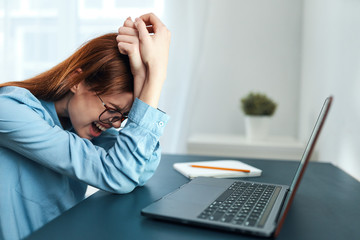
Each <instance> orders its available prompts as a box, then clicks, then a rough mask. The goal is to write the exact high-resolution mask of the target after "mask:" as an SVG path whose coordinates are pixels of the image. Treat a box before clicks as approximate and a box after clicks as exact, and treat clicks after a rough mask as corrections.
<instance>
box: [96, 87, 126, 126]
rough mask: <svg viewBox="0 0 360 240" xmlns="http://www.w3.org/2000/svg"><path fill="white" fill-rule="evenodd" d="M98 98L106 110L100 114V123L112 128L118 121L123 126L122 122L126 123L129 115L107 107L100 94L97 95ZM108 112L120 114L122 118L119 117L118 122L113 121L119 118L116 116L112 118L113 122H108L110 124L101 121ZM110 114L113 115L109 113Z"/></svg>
mask: <svg viewBox="0 0 360 240" xmlns="http://www.w3.org/2000/svg"><path fill="white" fill-rule="evenodd" d="M96 96H97V97H98V98H99V99H100V101H101V103H102V105H103V106H104V108H105V110H104V111H103V112H102V113H100V115H99V121H100V122H101V123H103V124H110V125H111V126H112V125H113V123H115V122H117V121H120V124H121V123H122V122H124V121H125V120H126V119H127V118H128V115H127V114H125V113H122V112H120V111H119V110H117V109H115V108H112V107H109V106H107V105H106V103H104V101H103V100H102V98H101V97H100V96H99V95H98V94H96ZM107 111H113V112H117V113H120V115H121V117H119V119H118V120H115V121H113V119H114V118H115V119H117V118H118V116H115V117H112V118H111V120H108V122H104V121H103V120H101V116H102V115H103V114H104V113H105V112H107ZM109 114H110V115H112V114H111V113H109Z"/></svg>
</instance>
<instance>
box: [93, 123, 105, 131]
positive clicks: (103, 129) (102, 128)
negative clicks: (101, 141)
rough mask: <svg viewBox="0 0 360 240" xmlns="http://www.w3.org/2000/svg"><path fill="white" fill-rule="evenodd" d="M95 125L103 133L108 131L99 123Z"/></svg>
mask: <svg viewBox="0 0 360 240" xmlns="http://www.w3.org/2000/svg"><path fill="white" fill-rule="evenodd" d="M95 125H96V126H97V127H98V128H99V129H100V130H101V131H106V128H104V127H103V126H101V125H100V124H98V123H97V122H96V123H95Z"/></svg>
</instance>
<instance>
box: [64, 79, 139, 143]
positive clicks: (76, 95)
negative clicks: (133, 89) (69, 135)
mask: <svg viewBox="0 0 360 240" xmlns="http://www.w3.org/2000/svg"><path fill="white" fill-rule="evenodd" d="M71 91H72V92H73V95H72V96H71V97H70V99H69V101H68V104H67V113H68V117H69V118H70V121H71V123H72V126H73V128H74V130H75V131H76V133H77V134H78V135H79V136H80V137H82V138H86V139H89V140H91V139H93V138H94V137H98V136H100V134H101V133H102V132H103V130H106V129H108V128H110V127H112V126H113V127H115V128H119V127H120V125H121V122H120V121H118V122H115V123H113V124H112V126H111V125H110V124H104V123H101V122H100V121H99V115H100V114H101V113H102V112H103V111H104V110H105V107H104V105H103V104H102V102H101V100H100V98H99V97H98V96H97V95H96V93H95V92H92V91H89V89H88V87H87V86H86V85H85V84H84V83H83V82H82V83H80V84H79V85H77V86H75V87H73V88H72V90H71ZM100 97H101V99H102V101H103V102H104V103H105V104H106V105H107V106H108V107H111V108H114V109H117V110H119V111H120V112H121V113H128V112H129V111H130V109H131V106H132V103H133V93H121V94H114V95H101V96H100Z"/></svg>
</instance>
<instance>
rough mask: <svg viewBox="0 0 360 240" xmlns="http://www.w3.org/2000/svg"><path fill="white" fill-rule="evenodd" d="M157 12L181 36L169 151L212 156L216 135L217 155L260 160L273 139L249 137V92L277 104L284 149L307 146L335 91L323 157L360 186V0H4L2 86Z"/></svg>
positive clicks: (172, 79) (169, 85)
mask: <svg viewBox="0 0 360 240" xmlns="http://www.w3.org/2000/svg"><path fill="white" fill-rule="evenodd" d="M148 12H154V13H155V14H157V15H158V16H159V17H160V18H161V19H162V21H163V22H164V23H165V24H166V25H167V27H168V28H169V29H170V31H171V32H172V43H171V48H170V58H169V68H168V77H167V81H166V83H165V86H164V89H163V94H162V97H161V103H160V108H161V109H163V110H164V111H166V112H167V113H168V114H169V115H170V116H171V120H170V122H169V124H168V126H167V128H166V131H165V134H164V136H163V137H162V138H161V145H162V149H163V152H164V153H177V154H186V153H195V154H196V153H197V152H196V151H197V150H196V146H200V145H201V144H205V145H206V143H208V145H207V146H208V147H209V154H211V149H210V148H213V149H214V148H215V147H216V141H217V140H218V139H227V140H226V141H225V144H223V145H222V147H223V149H222V150H221V151H223V152H221V151H220V155H221V154H223V153H226V149H227V147H231V146H238V145H237V144H238V143H235V141H237V140H236V139H240V140H239V141H240V142H242V143H241V144H240V145H241V146H240V145H239V146H240V147H244V148H245V149H246V148H250V147H252V146H254V145H256V146H257V148H256V150H255V151H258V152H261V151H262V149H263V148H264V147H263V146H267V145H266V144H265V143H262V144H257V143H247V142H246V141H245V140H243V138H242V136H243V135H244V134H245V127H244V114H243V113H242V111H241V109H240V105H239V100H240V98H242V97H244V96H245V95H246V94H247V93H249V92H250V91H257V92H262V93H266V94H267V95H268V96H269V97H271V98H272V99H273V100H274V101H276V102H277V103H278V109H277V111H276V113H275V115H274V116H273V118H272V121H271V129H270V135H271V136H274V137H280V138H281V139H283V140H282V142H280V143H279V146H280V148H281V147H282V148H281V149H287V148H286V146H287V141H291V142H293V143H294V144H295V145H296V144H298V145H296V146H300V147H301V148H302V146H303V145H304V144H305V143H306V141H307V139H308V137H309V135H310V133H311V130H312V127H313V125H314V123H315V121H316V118H317V115H318V113H319V111H320V108H321V106H322V104H323V101H324V100H325V98H326V97H327V96H329V95H333V96H334V103H333V108H332V109H331V111H330V115H329V118H328V119H327V122H326V124H325V127H324V129H323V132H322V135H321V137H320V139H319V141H318V144H317V147H316V159H314V160H316V161H323V162H331V163H332V164H334V165H336V166H339V167H340V168H342V169H343V170H344V171H346V172H347V173H349V174H351V175H352V176H354V177H355V178H357V179H358V180H360V160H359V158H360V148H359V146H360V94H359V93H358V92H359V90H360V31H359V29H360V1H359V0H290V1H289V0H196V1H192V0H166V1H165V0H131V1H130V0H128V1H120V0H77V1H75V0H52V1H47V0H0V73H1V75H0V82H6V81H12V80H24V79H26V78H29V77H31V76H33V75H35V74H38V73H40V72H42V71H44V70H47V69H49V68H50V67H52V66H54V65H56V64H57V63H59V62H60V61H62V60H64V59H65V58H67V57H68V56H69V55H70V54H72V53H73V52H74V51H75V50H76V49H77V48H78V47H79V46H80V45H81V44H82V43H84V42H85V41H87V40H89V39H91V38H93V37H96V36H98V35H101V34H104V33H107V32H116V31H117V29H118V27H120V26H121V25H122V24H123V22H124V20H125V19H126V18H127V17H128V16H131V17H132V18H133V19H134V18H135V17H137V16H139V15H142V14H144V13H148ZM0 106H1V103H0ZM229 139H230V140H229ZM284 139H285V140H284ZM287 139H288V140H287ZM209 141H210V142H211V141H212V142H211V144H215V145H211V144H210V145H209ZM268 142H269V143H268V144H270V145H271V144H272V143H271V139H269V140H268ZM264 144H265V145H264ZM227 145H228V146H227ZM295 145H294V146H295ZM202 151H203V152H202V154H204V151H205V152H206V151H207V150H206V148H204V149H203V150H202ZM198 152H199V151H198ZM231 154H232V153H229V154H228V155H229V156H230V155H231ZM233 155H234V157H236V156H241V154H235V153H234V154H233ZM255 157H256V156H255ZM299 157H301V156H299Z"/></svg>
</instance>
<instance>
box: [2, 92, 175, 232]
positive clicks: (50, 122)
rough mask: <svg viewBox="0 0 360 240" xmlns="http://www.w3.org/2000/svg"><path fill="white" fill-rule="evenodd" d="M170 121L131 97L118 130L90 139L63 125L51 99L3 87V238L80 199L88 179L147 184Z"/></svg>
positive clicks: (116, 186) (116, 187) (97, 183)
mask: <svg viewBox="0 0 360 240" xmlns="http://www.w3.org/2000/svg"><path fill="white" fill-rule="evenodd" d="M168 119H169V117H168V116H167V115H166V114H165V113H163V112H161V111H159V110H157V109H154V108H152V107H150V106H149V105H147V104H145V103H144V102H142V101H140V100H139V99H136V100H135V102H134V103H133V106H132V108H131V111H130V113H129V118H128V121H127V123H126V126H125V127H124V128H123V129H122V130H121V131H116V130H115V129H109V130H107V131H106V132H103V133H102V134H101V135H100V136H99V137H98V138H95V139H93V140H92V141H89V140H87V139H84V138H80V137H79V136H78V135H76V134H75V133H74V132H71V131H67V130H64V129H63V128H62V126H61V124H60V121H59V119H58V116H57V113H56V110H55V105H54V103H53V102H45V101H42V100H38V99H37V98H36V97H35V96H34V95H32V94H31V93H30V92H29V91H28V90H26V89H23V88H19V87H2V88H0V239H19V238H24V237H26V236H27V235H29V234H30V233H31V232H33V231H35V230H36V229H38V228H40V227H41V226H43V225H44V224H45V223H47V222H49V221H50V220H52V219H53V218H55V217H57V216H59V215H60V214H61V213H62V212H64V211H65V210H67V209H69V208H71V207H73V206H74V205H75V204H77V203H78V202H80V201H81V200H83V199H84V195H85V191H86V188H87V185H88V184H89V185H92V186H94V187H97V188H99V189H102V190H104V191H108V192H113V193H128V192H130V191H132V190H133V189H134V188H135V187H136V186H139V185H140V186H141V185H144V184H145V182H146V181H147V180H148V179H149V178H150V177H151V176H152V175H153V173H154V171H155V169H156V168H157V166H158V164H159V161H160V146H159V137H160V136H161V135H162V133H163V129H164V127H165V125H166V123H167V121H168Z"/></svg>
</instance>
